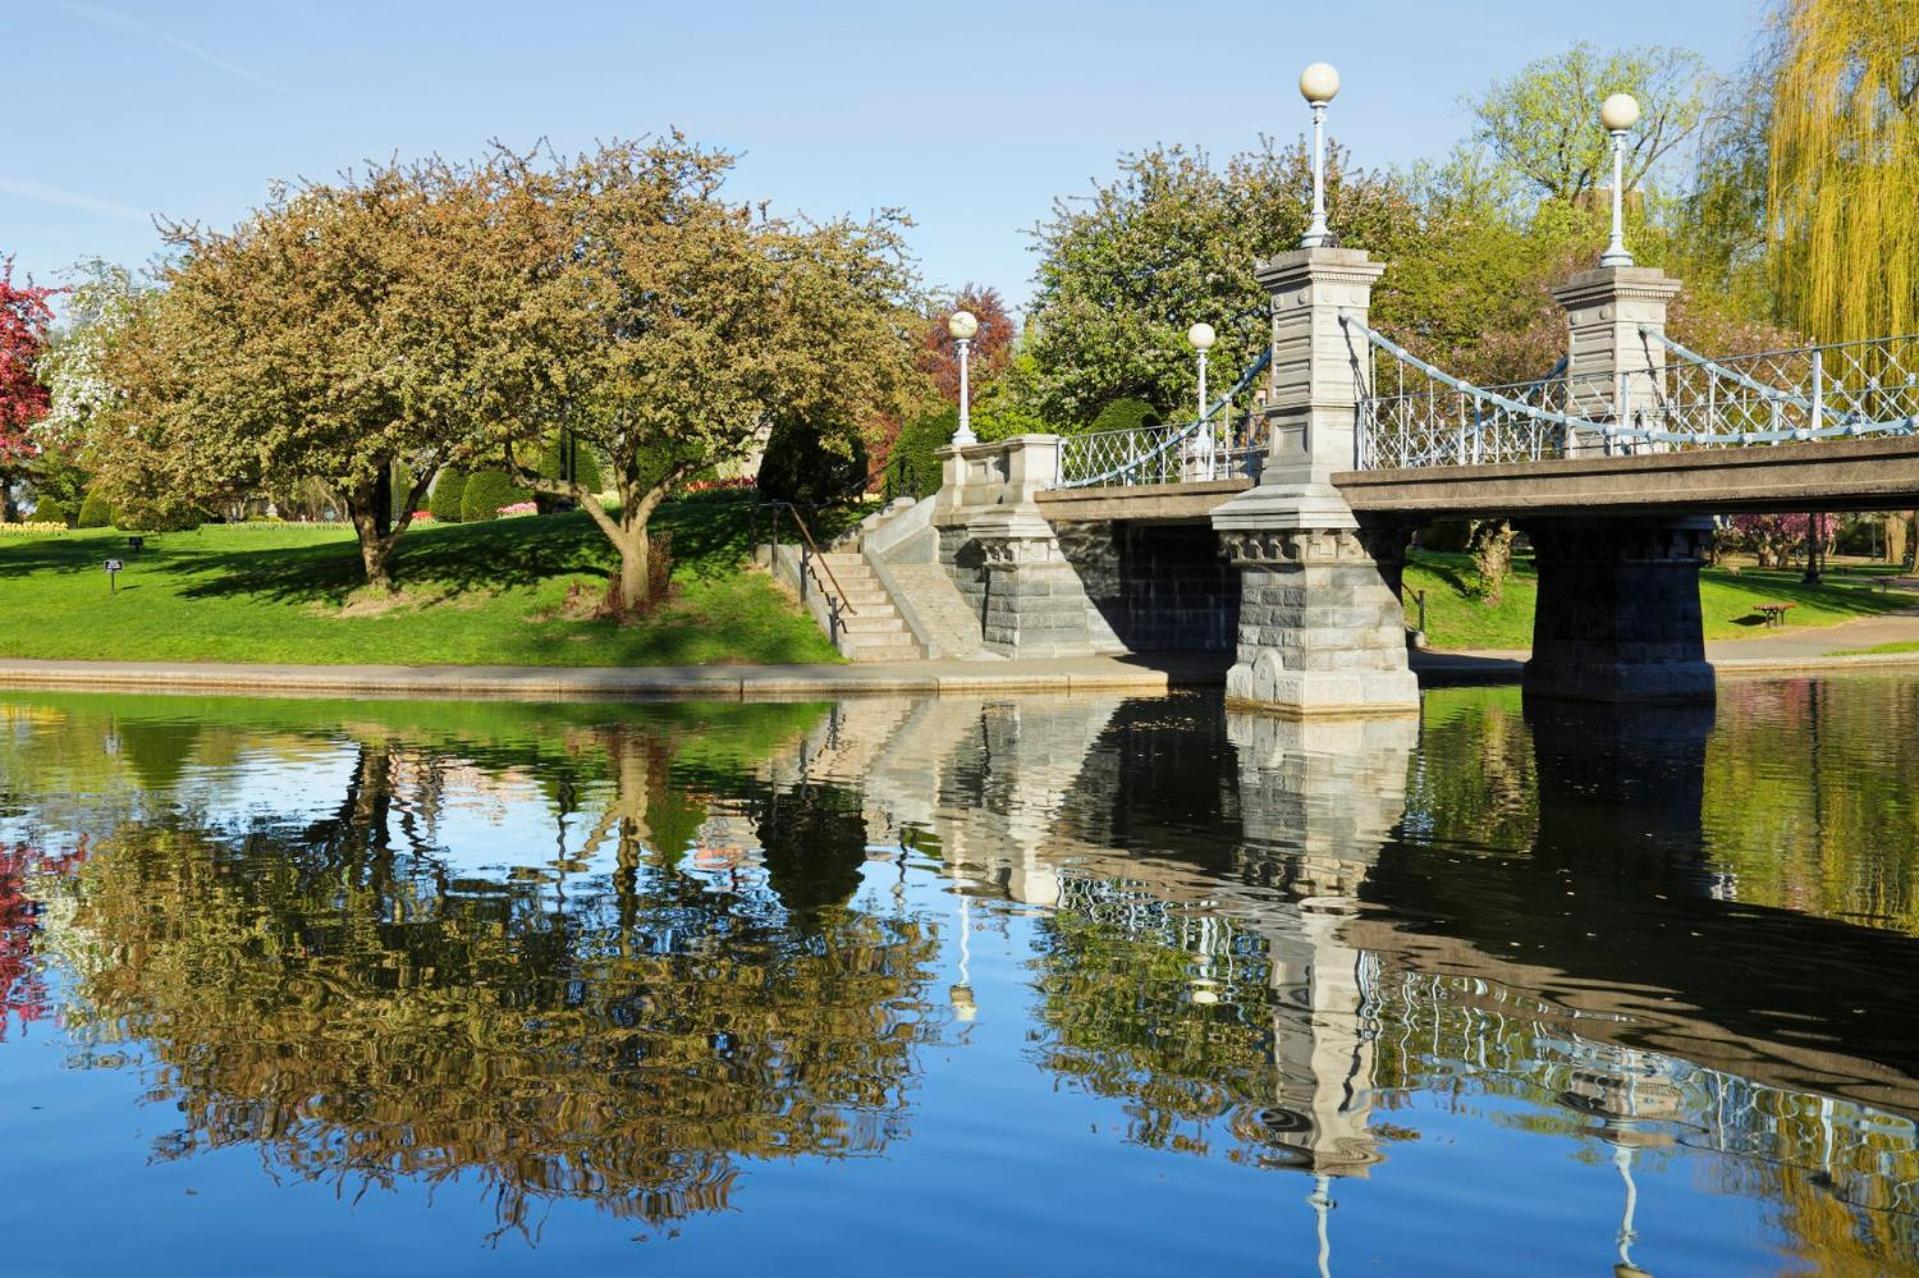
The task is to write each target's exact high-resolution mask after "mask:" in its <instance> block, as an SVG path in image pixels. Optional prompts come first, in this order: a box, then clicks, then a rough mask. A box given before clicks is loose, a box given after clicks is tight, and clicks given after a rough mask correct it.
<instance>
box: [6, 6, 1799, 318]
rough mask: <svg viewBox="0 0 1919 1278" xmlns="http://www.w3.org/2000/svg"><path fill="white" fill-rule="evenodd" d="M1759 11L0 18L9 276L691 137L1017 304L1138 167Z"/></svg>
mask: <svg viewBox="0 0 1919 1278" xmlns="http://www.w3.org/2000/svg"><path fill="white" fill-rule="evenodd" d="M1763 8H1764V5H1763V3H1762V0H1609V2H1608V3H1605V4H1590V3H1585V4H1567V3H1563V2H1562V3H1554V2H1552V0H1546V2H1544V3H1542V2H1541V0H1487V2H1486V3H1476V4H1473V3H1446V2H1445V0H1377V2H1374V3H1344V4H1332V3H1317V4H1315V3H1300V2H1297V0H1285V2H1281V0H1267V2H1266V3H1254V2H1252V0H1214V2H1212V3H1207V4H1203V5H1201V4H1191V5H1181V4H1169V3H1158V4H1148V3H1103V4H1096V3H1050V2H1047V0H1031V2H1030V3H1025V4H1018V3H997V2H990V0H982V2H980V3H972V4H938V5H936V4H924V3H919V4H907V3H897V2H896V3H891V4H878V3H837V4H805V3H797V2H791V3H784V4H781V3H757V2H749V0H732V2H730V3H705V4H701V3H687V2H685V0H682V2H681V3H675V4H662V3H652V2H651V0H628V2H627V3H618V2H616V0H544V2H543V3H533V4H525V3H501V2H496V0H465V2H464V3H443V2H441V0H386V2H385V3H362V2H361V0H253V2H252V3H195V2H194V0H0V48H4V49H6V50H7V52H8V55H9V57H10V59H11V61H12V64H13V65H14V66H15V67H16V68H17V70H16V71H15V73H14V75H13V77H12V82H13V84H14V93H15V95H16V97H17V98H18V99H20V100H21V101H20V105H19V106H18V107H17V108H16V121H17V122H18V123H17V124H16V126H15V127H14V128H12V129H11V130H9V131H8V132H7V134H6V135H5V138H4V141H0V254H4V253H12V254H14V255H15V256H16V258H17V270H19V271H21V272H30V273H32V274H33V275H35V276H37V277H39V278H41V279H42V280H46V279H48V278H49V277H51V276H52V275H54V273H55V272H57V271H58V270H59V269H60V268H62V267H64V266H65V265H67V264H68V263H71V262H73V261H75V260H77V259H79V258H81V257H85V256H90V255H99V256H103V257H106V258H110V259H113V260H116V261H121V262H125V263H127V264H130V265H131V264H137V263H139V262H142V261H144V260H145V259H146V258H147V257H148V256H149V255H150V254H152V253H153V252H154V251H155V250H156V249H157V248H158V247H159V239H158V236H157V235H156V234H155V232H154V231H153V228H152V226H151V223H150V218H151V215H152V214H154V213H164V214H167V215H169V216H172V217H178V218H186V219H194V220H200V221H204V222H207V223H209V224H212V225H217V226H225V225H229V224H231V223H232V222H233V221H234V220H235V219H236V218H238V217H239V216H241V215H242V214H243V213H244V212H245V211H246V210H247V209H248V208H250V207H252V206H253V205H255V204H256V203H258V202H259V200H260V199H261V197H262V195H263V194H264V192H265V190H266V188H267V184H268V182H269V181H271V180H272V179H275V178H294V177H301V176H309V177H325V176H330V175H332V174H333V173H335V172H336V171H337V170H339V169H340V168H342V167H344V166H348V165H351V164H353V163H355V162H356V161H358V160H361V159H363V158H365V157H367V156H378V157H385V156H388V155H394V154H397V155H400V156H402V157H410V156H416V155H420V154H424V153H427V152H430V151H439V152H442V153H443V154H446V155H449V156H469V155H473V154H475V153H477V152H478V151H479V150H480V149H481V148H482V147H483V146H484V145H485V144H486V142H487V141H488V139H491V138H499V139H501V140H503V141H506V142H508V143H511V144H515V145H525V144H530V143H532V142H534V141H536V140H538V139H540V138H547V139H550V140H551V141H552V142H553V143H555V144H556V145H558V146H559V147H561V148H563V149H571V148H578V147H582V146H585V145H588V144H590V143H591V142H592V141H593V140H594V139H596V138H602V137H611V136H615V135H633V134H639V133H644V132H648V131H657V130H660V129H664V128H666V127H669V126H678V127H679V128H681V129H683V130H685V131H686V132H688V133H689V134H691V135H692V136H694V137H695V138H697V139H699V140H701V141H704V142H707V143H709V144H713V145H719V146H724V147H726V148H729V149H733V150H738V151H742V152H744V153H745V159H744V161H743V162H742V165H741V168H740V171H739V175H738V178H737V179H736V182H735V184H734V188H733V189H734V192H735V193H736V194H738V195H741V196H749V195H750V196H752V197H754V198H762V197H770V198H771V199H772V200H773V201H774V204H775V206H776V207H778V208H781V209H784V210H786V211H795V210H797V211H804V212H810V213H815V214H831V213H838V212H849V211H850V212H854V213H864V212H866V211H868V210H871V209H875V208H880V207H886V206H897V207H901V208H904V209H905V210H907V211H908V212H909V213H910V214H911V215H912V216H913V218H914V219H915V221H916V222H917V223H918V226H917V228H916V229H915V230H914V232H913V242H914V246H915V249H916V251H917V252H918V254H919V257H920V260H921V264H922V269H923V271H924V274H925V277H926V279H927V281H928V282H929V283H932V284H942V285H957V284H959V283H962V282H964V281H966V280H978V281H980V282H982V283H987V284H993V285H997V286H998V287H999V288H1001V289H1002V290H1003V291H1004V292H1005V293H1006V294H1007V295H1008V296H1009V298H1012V299H1014V300H1018V299H1020V298H1023V297H1024V296H1025V295H1026V294H1027V292H1028V291H1029V282H1028V281H1029V277H1030V275H1031V273H1032V261H1033V259H1032V254H1031V252H1030V251H1029V249H1028V240H1027V238H1026V236H1025V235H1024V234H1023V232H1024V230H1025V229H1026V228H1029V227H1031V226H1032V224H1033V223H1034V221H1035V220H1037V219H1038V218H1040V217H1042V216H1044V215H1045V214H1046V212H1047V210H1048V208H1049V207H1050V205H1051V202H1052V200H1053V198H1054V197H1055V196H1058V195H1068V194H1073V193H1076V192H1081V191H1084V190H1085V189H1086V187H1087V184H1088V181H1089V180H1090V179H1092V178H1094V177H1096V176H1104V175H1108V174H1110V173H1111V172H1112V171H1113V166H1114V160H1115V157H1116V156H1117V155H1118V154H1119V153H1120V152H1121V151H1124V150H1127V149H1130V148H1137V147H1141V146H1145V145H1149V144H1151V143H1154V142H1191V143H1198V144H1202V145H1205V146H1207V147H1208V148H1210V149H1211V150H1213V151H1214V152H1215V154H1217V155H1220V156H1224V155H1225V154H1227V153H1230V152H1231V151H1233V150H1237V149H1239V148H1241V147H1245V146H1248V145H1251V144H1252V143H1253V142H1254V141H1255V140H1256V139H1257V137H1258V136H1259V135H1260V134H1261V133H1268V134H1272V135H1275V136H1278V137H1281V138H1287V137H1291V136H1293V135H1294V134H1296V133H1298V132H1299V131H1300V129H1301V128H1302V127H1303V126H1304V125H1305V124H1306V122H1307V116H1306V113H1305V109H1304V107H1303V106H1302V104H1301V103H1300V100H1299V96H1298V93H1297V91H1296V90H1295V88H1294V82H1295V80H1296V78H1297V75H1298V72H1299V68H1300V67H1301V66H1303V65H1305V64H1306V63H1308V62H1311V61H1316V60H1325V61H1330V62H1332V63H1334V64H1335V65H1336V66H1338V67H1339V69H1340V72H1341V74H1342V76H1343V78H1344V82H1345V84H1344V88H1343V90H1342V92H1341V94H1340V97H1339V100H1338V101H1337V102H1336V103H1335V104H1334V107H1333V116H1332V130H1333V133H1334V135H1335V136H1336V137H1338V138H1339V139H1340V140H1341V141H1342V142H1344V143H1346V144H1347V145H1349V146H1351V147H1352V148H1353V150H1354V152H1355V153H1356V157H1357V159H1358V161H1359V162H1360V163H1362V164H1366V165H1369V166H1370V165H1385V164H1395V163H1405V162H1408V161H1411V160H1414V159H1417V158H1419V157H1421V156H1427V155H1438V154H1440V153H1443V152H1444V151H1445V150H1446V149H1447V148H1448V147H1449V146H1450V145H1451V144H1452V143H1453V142H1454V141H1455V140H1456V139H1458V138H1460V137H1461V136H1463V135H1464V134H1465V132H1466V131H1467V125H1466V119H1465V115H1464V113H1463V111H1462V110H1461V108H1460V106H1459V99H1460V98H1461V96H1462V95H1465V94H1470V93H1474V92H1476V91H1478V90H1480V89H1481V88H1483V87H1484V86H1485V85H1486V84H1487V83H1488V82H1490V81H1491V80H1493V79H1494V78H1496V77H1499V76H1502V75H1505V74H1509V73H1510V72H1511V71H1512V70H1514V69H1516V68H1517V67H1519V66H1520V65H1522V64H1523V63H1525V62H1526V61H1528V60H1529V59H1531V58H1535V57H1539V56H1542V55H1545V54H1548V53H1552V52H1555V51H1557V50H1559V49H1562V48H1564V47H1565V46H1566V45H1568V44H1570V43H1571V42H1573V41H1575V40H1579V39H1589V40H1593V41H1595V42H1598V43H1602V44H1619V43H1630V42H1657V43H1663V44H1674V45H1682V46H1685V47H1689V48H1692V49H1695V50H1697V51H1698V52H1700V53H1701V54H1703V55H1704V56H1705V57H1706V59H1707V60H1708V62H1709V63H1711V64H1712V65H1713V66H1714V67H1715V68H1718V69H1721V70H1727V69H1731V68H1733V67H1735V66H1737V65H1738V64H1739V63H1741V62H1742V61H1743V60H1744V59H1745V57H1746V55H1747V53H1748V51H1749V50H1750V48H1751V44H1752V41H1753V38H1754V33H1755V30H1756V28H1757V26H1758V24H1759V22H1760V20H1761V17H1762V14H1763Z"/></svg>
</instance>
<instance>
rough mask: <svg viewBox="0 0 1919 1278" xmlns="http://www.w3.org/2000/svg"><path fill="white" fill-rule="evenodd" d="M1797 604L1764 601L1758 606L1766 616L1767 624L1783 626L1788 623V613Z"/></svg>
mask: <svg viewBox="0 0 1919 1278" xmlns="http://www.w3.org/2000/svg"><path fill="white" fill-rule="evenodd" d="M1795 606H1796V605H1794V604H1789V603H1778V602H1774V603H1762V604H1760V605H1758V608H1759V611H1760V613H1761V614H1762V615H1763V616H1764V617H1765V618H1766V624H1767V625H1769V626H1783V625H1785V624H1786V614H1787V613H1788V612H1790V611H1792V609H1793V608H1794V607H1795Z"/></svg>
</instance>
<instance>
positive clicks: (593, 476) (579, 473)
mask: <svg viewBox="0 0 1919 1278" xmlns="http://www.w3.org/2000/svg"><path fill="white" fill-rule="evenodd" d="M535 469H537V470H538V471H539V472H540V476H541V477H542V478H544V479H560V478H562V477H563V471H562V468H561V466H560V441H559V440H557V439H556V440H554V441H553V442H552V443H550V444H548V445H547V446H546V451H545V452H543V453H541V454H540V464H539V465H538V466H537V467H535ZM573 478H575V479H577V480H578V481H579V482H580V487H582V488H584V489H586V491H588V492H590V493H597V492H599V491H600V484H601V483H602V482H603V480H602V479H601V476H600V455H599V453H598V452H597V451H596V450H595V449H594V448H593V446H592V445H590V444H582V443H578V442H577V441H576V442H575V443H574V445H573Z"/></svg>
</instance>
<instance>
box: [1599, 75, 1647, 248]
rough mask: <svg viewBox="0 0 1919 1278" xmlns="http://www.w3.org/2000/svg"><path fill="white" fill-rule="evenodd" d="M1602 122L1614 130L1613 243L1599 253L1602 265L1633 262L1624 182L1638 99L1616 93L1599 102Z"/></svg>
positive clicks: (1637, 117)
mask: <svg viewBox="0 0 1919 1278" xmlns="http://www.w3.org/2000/svg"><path fill="white" fill-rule="evenodd" d="M1599 122H1600V123H1601V124H1603V125H1605V126H1606V132H1608V133H1610V134H1612V243H1610V244H1608V245H1607V246H1606V251H1605V252H1604V253H1602V254H1601V255H1600V257H1599V264H1600V265H1601V266H1631V265H1632V254H1631V253H1628V252H1627V251H1626V228H1625V203H1624V199H1625V185H1626V130H1628V129H1630V128H1632V126H1633V125H1635V124H1637V123H1639V101H1638V99H1636V98H1634V97H1633V95H1632V94H1630V93H1615V94H1613V95H1612V96H1611V97H1609V98H1607V99H1606V100H1605V101H1604V102H1602V103H1600V105H1599Z"/></svg>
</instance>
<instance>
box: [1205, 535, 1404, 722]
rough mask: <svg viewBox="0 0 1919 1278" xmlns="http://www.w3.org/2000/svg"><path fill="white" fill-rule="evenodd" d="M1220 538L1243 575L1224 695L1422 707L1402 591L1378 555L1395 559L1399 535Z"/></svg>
mask: <svg viewBox="0 0 1919 1278" xmlns="http://www.w3.org/2000/svg"><path fill="white" fill-rule="evenodd" d="M1221 540H1222V542H1223V543H1224V546H1225V550H1226V555H1227V558H1228V560H1229V561H1230V562H1231V563H1232V565H1233V566H1234V567H1236V568H1237V570H1238V571H1239V573H1240V606H1239V626H1238V634H1237V636H1236V639H1237V643H1236V655H1237V658H1238V659H1237V661H1236V662H1235V663H1234V665H1233V668H1232V670H1231V671H1230V672H1229V673H1228V675H1227V677H1226V696H1227V699H1228V701H1231V702H1239V703H1243V704H1248V705H1260V706H1271V707H1278V708H1281V709H1285V710H1289V711H1292V712H1295V713H1309V714H1310V713H1365V712H1369V711H1383V710H1390V711H1403V710H1405V709H1406V708H1407V707H1409V706H1414V707H1416V706H1417V705H1418V700H1419V685H1418V681H1417V679H1416V678H1415V676H1414V675H1413V673H1412V671H1411V669H1409V668H1408V666H1407V663H1406V631H1405V622H1404V619H1403V616H1402V614H1401V612H1400V607H1399V599H1398V597H1397V596H1396V595H1395V594H1394V593H1393V590H1392V587H1391V586H1390V585H1389V576H1388V574H1385V573H1382V570H1381V566H1380V563H1379V561H1378V559H1377V558H1376V557H1375V552H1376V551H1377V552H1378V554H1380V555H1382V556H1384V557H1386V558H1387V559H1388V560H1389V562H1390V561H1397V559H1398V558H1399V557H1400V554H1401V553H1403V552H1400V551H1398V550H1397V549H1396V547H1397V542H1398V539H1397V537H1396V536H1390V535H1387V534H1383V533H1367V532H1363V531H1361V530H1358V529H1344V528H1340V529H1255V530H1246V531H1235V532H1226V533H1222V534H1221Z"/></svg>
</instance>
